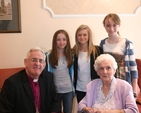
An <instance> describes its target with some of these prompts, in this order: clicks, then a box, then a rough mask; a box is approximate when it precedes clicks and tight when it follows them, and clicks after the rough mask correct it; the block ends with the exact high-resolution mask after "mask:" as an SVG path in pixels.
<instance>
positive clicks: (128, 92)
mask: <svg viewBox="0 0 141 113" xmlns="http://www.w3.org/2000/svg"><path fill="white" fill-rule="evenodd" d="M123 87H124V88H122V91H123V97H122V98H125V100H124V99H123V100H124V101H125V105H123V107H125V109H124V111H125V113H139V112H138V108H137V105H136V102H135V99H134V97H133V91H132V87H131V85H130V84H129V83H125V84H124V86H123Z"/></svg>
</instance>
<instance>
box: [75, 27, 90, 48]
mask: <svg viewBox="0 0 141 113" xmlns="http://www.w3.org/2000/svg"><path fill="white" fill-rule="evenodd" d="M77 40H78V42H79V43H80V44H81V45H83V44H87V43H88V40H89V36H88V31H87V29H83V30H81V31H79V32H78V33H77Z"/></svg>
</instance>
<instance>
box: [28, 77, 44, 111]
mask: <svg viewBox="0 0 141 113" xmlns="http://www.w3.org/2000/svg"><path fill="white" fill-rule="evenodd" d="M27 77H28V80H29V83H30V86H31V89H32V92H33V95H34V103H35V108H36V110H38V111H39V112H40V105H41V102H40V86H39V83H38V79H36V80H35V79H33V78H31V77H30V76H27Z"/></svg>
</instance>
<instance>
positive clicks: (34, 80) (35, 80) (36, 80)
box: [27, 75, 38, 82]
mask: <svg viewBox="0 0 141 113" xmlns="http://www.w3.org/2000/svg"><path fill="white" fill-rule="evenodd" d="M27 77H28V79H29V81H32V82H38V78H37V79H33V78H31V77H30V76H28V75H27Z"/></svg>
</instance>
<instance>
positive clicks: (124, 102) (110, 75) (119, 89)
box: [78, 54, 139, 113]
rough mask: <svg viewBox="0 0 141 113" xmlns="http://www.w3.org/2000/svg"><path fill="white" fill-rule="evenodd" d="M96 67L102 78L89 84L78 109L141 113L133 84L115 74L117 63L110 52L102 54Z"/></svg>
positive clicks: (102, 112) (94, 112)
mask: <svg viewBox="0 0 141 113" xmlns="http://www.w3.org/2000/svg"><path fill="white" fill-rule="evenodd" d="M94 68H95V70H96V72H97V74H98V75H99V76H100V79H95V80H93V81H91V82H90V83H89V84H88V85H87V93H86V96H85V97H84V98H83V99H82V100H81V101H80V103H79V105H78V111H79V112H83V113H139V111H138V108H137V106H136V102H135V99H134V96H133V92H132V87H131V85H130V84H129V83H128V82H126V81H124V80H121V79H116V78H115V77H114V74H115V72H116V69H117V63H116V61H115V59H114V57H112V56H111V55H109V54H101V55H100V56H99V57H97V59H96V61H95V65H94Z"/></svg>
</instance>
